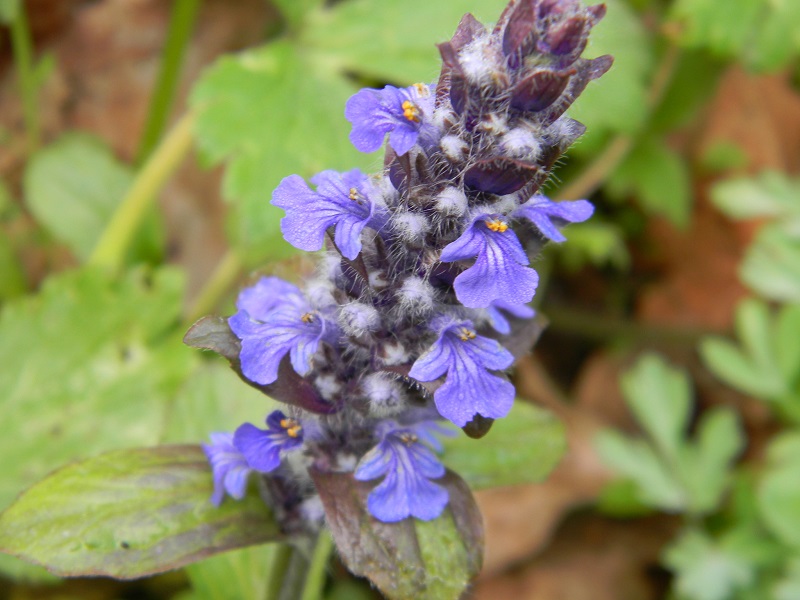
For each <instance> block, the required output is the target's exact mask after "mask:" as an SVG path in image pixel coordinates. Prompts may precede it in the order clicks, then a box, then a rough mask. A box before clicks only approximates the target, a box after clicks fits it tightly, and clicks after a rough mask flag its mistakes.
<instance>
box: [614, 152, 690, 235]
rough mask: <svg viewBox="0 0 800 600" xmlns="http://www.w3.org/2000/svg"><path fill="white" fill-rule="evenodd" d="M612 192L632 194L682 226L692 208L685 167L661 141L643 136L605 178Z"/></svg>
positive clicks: (646, 205) (677, 156) (650, 208)
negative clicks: (643, 139)
mask: <svg viewBox="0 0 800 600" xmlns="http://www.w3.org/2000/svg"><path fill="white" fill-rule="evenodd" d="M607 185H608V186H609V191H610V192H611V193H612V194H613V195H616V196H625V195H627V194H633V195H634V196H635V197H636V199H637V200H638V201H639V202H640V203H641V204H642V206H643V207H644V208H645V209H646V210H648V211H649V212H651V213H653V214H658V215H663V216H665V217H667V218H668V219H669V220H670V221H672V222H673V223H674V224H675V225H678V226H680V227H686V226H687V225H688V222H689V216H690V214H691V208H692V192H691V187H690V181H689V169H688V166H687V165H686V162H685V161H684V160H683V158H682V157H681V156H680V154H678V153H677V152H675V151H674V150H671V149H670V148H668V147H667V146H666V145H665V144H664V142H663V141H661V140H656V139H653V138H650V139H646V140H645V141H643V142H642V143H640V144H639V145H638V146H637V147H636V148H635V149H634V150H633V151H632V152H630V153H629V154H628V157H627V158H626V159H625V161H624V162H623V163H622V164H621V165H620V166H619V167H618V168H617V169H616V170H615V171H614V174H613V175H612V177H611V179H610V180H609V181H608V183H607Z"/></svg>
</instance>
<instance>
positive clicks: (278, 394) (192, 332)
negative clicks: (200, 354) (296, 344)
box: [183, 317, 336, 414]
mask: <svg viewBox="0 0 800 600" xmlns="http://www.w3.org/2000/svg"><path fill="white" fill-rule="evenodd" d="M183 342H184V343H185V344H186V345H187V346H191V347H192V348H200V349H202V350H213V351H214V352H216V353H217V354H220V355H221V356H224V357H225V358H227V359H228V362H229V363H230V365H231V368H232V369H233V370H234V371H235V372H236V373H237V374H238V375H239V377H240V378H241V379H242V381H244V382H245V383H246V384H248V385H250V386H252V387H254V388H256V389H257V390H260V391H262V392H264V394H266V395H267V396H269V397H270V398H273V399H275V400H278V401H279V402H284V403H286V404H292V405H294V406H299V407H301V408H304V409H306V410H308V411H310V412H314V413H318V414H329V413H332V412H335V411H336V407H335V406H334V405H332V404H330V403H329V402H326V401H325V400H324V399H323V398H322V396H320V395H319V392H317V390H316V389H315V388H314V386H313V385H311V384H310V383H309V382H308V381H306V380H305V379H304V378H303V377H301V376H300V375H298V374H297V372H296V371H295V370H294V369H293V368H292V365H291V363H290V362H289V357H288V356H286V357H284V358H283V360H282V361H281V364H280V367H279V368H278V379H277V380H276V381H275V382H274V383H270V384H269V385H260V384H258V383H255V382H253V381H250V380H249V379H248V378H247V377H245V376H244V375H243V374H242V367H241V363H240V361H239V352H240V351H241V342H240V341H239V338H237V337H236V334H234V333H233V331H231V328H230V326H229V325H228V321H227V320H226V319H223V318H222V317H203V318H202V319H200V320H199V321H197V322H196V323H195V324H194V325H192V326H191V327H190V328H189V331H187V332H186V335H185V336H184V338H183Z"/></svg>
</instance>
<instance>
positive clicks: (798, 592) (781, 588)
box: [773, 557, 800, 600]
mask: <svg viewBox="0 0 800 600" xmlns="http://www.w3.org/2000/svg"><path fill="white" fill-rule="evenodd" d="M773 596H774V597H773V600H795V599H796V598H800V557H793V558H791V559H790V560H788V561H787V564H786V572H785V573H784V576H783V578H781V580H780V581H779V582H778V583H777V585H776V586H775V589H774V591H773Z"/></svg>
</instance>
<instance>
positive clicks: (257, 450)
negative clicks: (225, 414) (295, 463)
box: [233, 410, 303, 473]
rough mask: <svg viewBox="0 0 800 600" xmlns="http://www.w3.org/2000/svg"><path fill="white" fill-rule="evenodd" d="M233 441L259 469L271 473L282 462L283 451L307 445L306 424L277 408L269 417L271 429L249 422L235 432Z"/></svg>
mask: <svg viewBox="0 0 800 600" xmlns="http://www.w3.org/2000/svg"><path fill="white" fill-rule="evenodd" d="M233 445H234V446H236V449H237V450H238V451H239V452H241V453H242V455H243V456H244V458H245V459H246V460H247V464H248V465H249V466H250V467H251V468H252V469H255V470H256V471H260V472H261V473H269V472H270V471H274V470H275V469H277V468H278V465H279V464H281V453H282V452H287V451H289V450H293V449H295V448H299V447H300V446H302V445H303V427H302V426H301V425H300V423H299V422H297V421H295V420H294V419H289V418H287V416H286V415H285V414H283V413H282V412H281V411H279V410H276V411H273V412H272V413H270V415H269V416H268V417H267V429H259V428H258V427H256V426H255V425H251V424H250V423H245V424H244V425H241V426H240V427H239V428H238V429H237V430H236V433H235V434H234V435H233Z"/></svg>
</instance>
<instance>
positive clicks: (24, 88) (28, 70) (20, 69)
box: [11, 0, 41, 154]
mask: <svg viewBox="0 0 800 600" xmlns="http://www.w3.org/2000/svg"><path fill="white" fill-rule="evenodd" d="M11 45H12V47H13V49H14V63H15V64H16V67H17V76H18V77H19V87H20V94H21V96H22V109H23V112H24V115H25V129H26V131H27V138H28V148H27V151H28V153H29V154H30V153H32V152H33V151H34V150H36V148H37V147H38V146H39V140H40V136H41V131H40V126H39V125H40V124H39V107H38V102H37V98H36V77H35V76H34V72H33V43H32V41H31V32H30V29H29V28H28V18H27V15H26V13H25V3H24V2H22V1H21V0H20V2H19V8H18V9H17V15H16V17H15V18H14V20H13V21H12V22H11Z"/></svg>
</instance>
